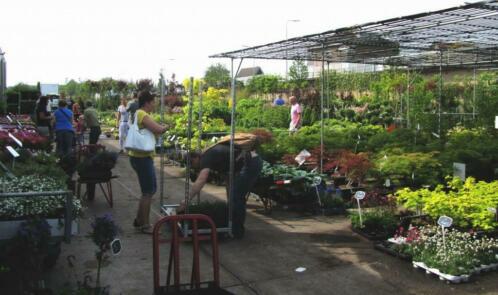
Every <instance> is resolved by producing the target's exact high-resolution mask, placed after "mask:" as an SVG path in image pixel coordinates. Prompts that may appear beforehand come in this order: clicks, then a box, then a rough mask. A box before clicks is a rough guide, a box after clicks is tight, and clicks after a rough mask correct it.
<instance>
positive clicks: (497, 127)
mask: <svg viewBox="0 0 498 295" xmlns="http://www.w3.org/2000/svg"><path fill="white" fill-rule="evenodd" d="M495 129H498V116H495Z"/></svg>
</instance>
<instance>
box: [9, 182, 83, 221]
mask: <svg viewBox="0 0 498 295" xmlns="http://www.w3.org/2000/svg"><path fill="white" fill-rule="evenodd" d="M65 189H66V185H65V183H64V181H61V180H58V179H54V178H52V177H49V176H40V175H29V176H20V177H16V178H14V179H10V178H7V177H0V192H2V193H16V192H49V191H61V190H65ZM65 201H66V200H65V198H64V197H63V196H44V197H34V198H9V197H6V198H2V199H1V200H0V220H19V219H26V218H29V217H41V218H60V217H61V216H63V215H64V208H65V206H64V204H65ZM81 209H82V207H81V203H80V201H79V200H78V199H76V198H73V216H74V217H76V216H78V215H79V214H80V213H81Z"/></svg>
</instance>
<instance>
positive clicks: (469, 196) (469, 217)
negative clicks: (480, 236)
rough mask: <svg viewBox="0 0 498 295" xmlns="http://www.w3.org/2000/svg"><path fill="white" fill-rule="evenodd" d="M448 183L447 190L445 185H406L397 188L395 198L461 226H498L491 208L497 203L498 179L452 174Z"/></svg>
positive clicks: (497, 204) (479, 227)
mask: <svg viewBox="0 0 498 295" xmlns="http://www.w3.org/2000/svg"><path fill="white" fill-rule="evenodd" d="M447 186H448V189H447V190H445V187H443V186H442V185H438V186H437V187H436V188H435V189H434V190H428V189H419V190H415V191H413V190H411V189H408V188H405V189H402V190H399V191H397V192H396V200H397V202H398V203H399V204H400V205H403V206H404V207H405V208H407V209H411V210H417V208H422V210H423V212H424V213H427V214H428V215H429V216H430V217H432V218H433V219H437V218H439V217H440V216H442V215H446V216H449V217H451V218H453V224H455V225H456V226H458V227H461V228H465V229H467V228H474V229H482V230H491V229H494V228H496V227H497V226H498V223H497V222H496V220H495V218H494V217H495V215H494V214H493V213H491V212H490V211H489V209H488V208H496V207H497V206H498V194H497V193H496V192H497V191H498V181H494V182H489V183H488V182H484V181H479V182H476V180H475V179H474V178H472V177H469V178H467V180H466V181H465V182H463V181H462V180H460V179H459V178H453V179H451V180H449V181H448V184H447Z"/></svg>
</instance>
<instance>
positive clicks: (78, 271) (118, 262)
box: [48, 140, 498, 294]
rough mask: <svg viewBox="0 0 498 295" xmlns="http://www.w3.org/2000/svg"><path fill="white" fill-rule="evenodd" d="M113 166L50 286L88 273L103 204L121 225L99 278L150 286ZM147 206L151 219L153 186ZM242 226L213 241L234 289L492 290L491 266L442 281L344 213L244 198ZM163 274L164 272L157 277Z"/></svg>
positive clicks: (115, 287)
mask: <svg viewBox="0 0 498 295" xmlns="http://www.w3.org/2000/svg"><path fill="white" fill-rule="evenodd" d="M103 142H104V143H105V144H106V145H107V146H108V147H109V149H116V146H117V142H116V141H113V140H104V141H103ZM157 160H158V159H157ZM156 168H159V164H158V163H157V165H156ZM165 171H166V175H167V177H168V178H169V179H168V180H167V181H166V191H167V194H168V196H169V198H168V200H167V203H171V204H175V203H179V201H180V200H182V198H183V192H184V182H183V179H182V178H181V177H180V178H171V177H177V176H178V177H179V176H181V175H182V169H181V168H178V167H167V168H166V170H165ZM114 174H118V175H120V177H119V179H117V180H114V181H113V189H114V196H115V205H114V208H113V209H110V208H109V207H108V206H107V203H106V202H105V200H104V198H103V196H102V193H101V192H100V191H99V190H97V196H96V199H95V201H94V202H92V203H89V204H87V206H88V209H87V210H86V212H85V217H84V218H82V219H81V222H80V225H81V230H80V234H79V236H77V237H75V238H73V240H72V243H71V244H64V245H63V253H62V254H61V257H60V258H59V260H58V264H57V265H56V267H55V269H54V270H53V271H51V272H50V273H49V274H48V275H49V277H50V279H49V282H50V284H51V286H53V287H55V288H62V286H63V285H64V284H67V283H71V284H75V283H76V282H77V281H82V280H83V278H84V276H85V275H88V274H90V275H93V276H95V273H96V262H95V258H94V257H95V246H94V245H93V243H92V242H91V240H90V239H88V238H86V237H85V236H86V234H87V233H88V232H89V230H90V226H89V223H90V220H91V218H92V217H93V216H95V215H100V214H103V213H106V212H110V213H112V214H113V216H114V218H115V219H116V221H117V223H118V224H119V226H120V227H121V230H122V233H121V234H120V238H121V240H122V242H123V251H122V253H121V254H120V255H119V256H115V257H112V258H111V259H110V263H109V264H108V265H107V266H106V267H104V268H103V270H102V279H101V281H102V282H103V284H104V285H110V286H111V294H152V241H151V240H152V239H151V237H150V236H148V235H144V234H140V233H136V232H135V230H134V229H133V227H132V221H133V218H134V216H135V213H136V208H137V204H138V198H139V195H140V193H139V191H140V189H139V187H138V180H137V177H136V175H135V173H134V171H133V170H132V169H131V167H130V164H129V162H128V158H127V156H125V155H122V156H120V157H119V161H118V164H117V166H116V168H115V170H114ZM157 175H159V173H158V174H157ZM202 198H211V199H214V198H217V199H226V197H225V189H224V187H216V186H212V185H208V186H207V187H206V188H205V189H204V192H203V194H202ZM153 208H154V212H153V217H154V220H157V219H158V218H159V217H160V215H159V212H158V211H159V195H158V194H157V195H156V197H155V204H154V206H153ZM246 229H247V232H246V236H245V238H244V239H242V240H224V241H221V242H220V247H219V249H220V272H221V284H222V286H223V287H224V288H226V289H227V290H229V291H231V292H233V293H234V294H450V293H451V294H498V283H496V281H497V279H498V273H497V272H494V273H488V274H484V275H482V276H479V277H476V278H475V279H473V280H472V282H470V283H467V284H462V285H447V284H445V283H443V282H440V281H439V279H437V278H435V277H432V276H430V275H426V274H425V273H423V272H422V271H419V270H415V269H413V267H412V266H411V265H410V264H409V263H407V262H404V261H401V260H398V259H396V258H393V257H390V256H388V255H385V254H383V253H380V252H378V251H376V250H374V249H373V246H372V243H370V242H369V241H367V240H364V239H363V238H361V237H359V236H358V235H356V234H354V233H352V232H351V230H350V222H349V220H348V219H347V218H346V217H317V216H303V215H299V214H297V213H291V212H278V211H274V212H273V213H272V214H271V215H265V214H263V211H262V205H261V204H260V203H258V202H257V201H255V200H250V202H249V204H248V216H247V223H246ZM161 249H162V251H163V252H162V253H164V256H163V257H164V259H162V260H161V262H162V269H163V270H166V267H167V254H168V251H167V249H168V248H167V246H166V245H164V246H163V247H162V248H161ZM190 253H191V249H190V247H189V246H186V247H185V248H184V249H182V263H183V262H184V264H183V266H184V268H182V276H183V278H184V279H186V280H187V281H188V279H189V278H190V272H189V271H190V267H191V259H190V257H189V255H187V254H190ZM209 253H210V252H209V247H207V245H204V246H203V247H202V251H201V256H202V257H201V259H202V262H201V263H202V266H203V267H202V276H203V278H205V279H210V278H211V277H210V276H211V271H210V263H209V261H210V260H209V259H210V258H211V256H210V254H209ZM68 257H70V258H68ZM72 257H74V258H75V259H72ZM68 260H70V261H71V263H69V262H68ZM298 267H305V268H306V271H304V272H302V273H297V272H296V271H295V269H296V268H298ZM165 276H166V274H165V272H164V273H163V275H162V278H164V277H165ZM185 282H186V281H185Z"/></svg>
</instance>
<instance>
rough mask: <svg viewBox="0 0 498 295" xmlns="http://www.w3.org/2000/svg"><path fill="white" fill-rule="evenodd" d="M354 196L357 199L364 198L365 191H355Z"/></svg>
mask: <svg viewBox="0 0 498 295" xmlns="http://www.w3.org/2000/svg"><path fill="white" fill-rule="evenodd" d="M354 197H355V199H357V200H358V201H360V200H363V199H364V198H365V192H364V191H357V192H356V193H355V194H354Z"/></svg>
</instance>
